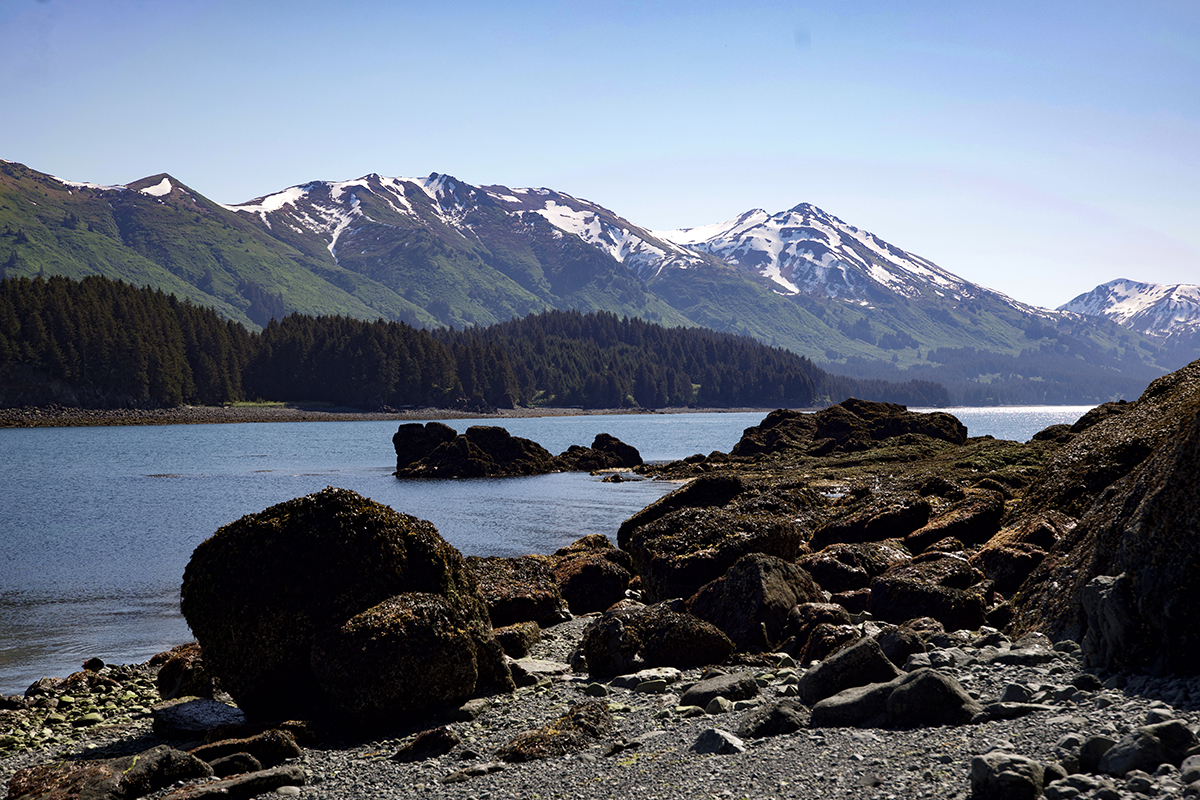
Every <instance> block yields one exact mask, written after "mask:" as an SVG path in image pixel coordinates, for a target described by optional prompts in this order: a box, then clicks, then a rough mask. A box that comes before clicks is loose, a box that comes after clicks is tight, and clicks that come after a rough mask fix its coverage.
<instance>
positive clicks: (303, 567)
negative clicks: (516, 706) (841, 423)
mask: <svg viewBox="0 0 1200 800" xmlns="http://www.w3.org/2000/svg"><path fill="white" fill-rule="evenodd" d="M412 592H416V593H427V594H434V595H440V596H441V597H443V598H444V599H445V606H446V609H447V610H446V614H450V613H451V609H452V611H453V614H455V615H456V617H455V618H456V619H458V620H460V621H461V624H462V626H463V630H464V631H465V633H466V636H467V637H468V638H469V640H470V643H471V649H472V651H473V654H474V657H475V665H476V670H477V675H478V680H477V681H476V682H475V683H474V684H473V685H470V686H463V687H461V691H460V692H456V694H459V693H461V694H463V696H467V695H469V694H471V693H472V692H474V691H478V690H485V689H486V690H510V689H511V688H512V681H511V677H510V676H509V674H508V669H507V667H506V666H505V664H504V660H503V653H502V651H501V649H500V646H499V645H498V644H497V643H496V640H495V638H494V636H493V635H492V627H491V623H490V622H489V619H488V614H487V607H486V605H485V604H484V602H483V597H482V596H481V595H480V593H479V587H478V584H477V582H476V580H475V576H474V574H473V573H472V572H471V571H470V570H469V569H468V568H467V566H466V563H465V561H464V560H463V558H462V556H461V555H460V554H459V552H458V551H457V550H455V549H454V548H453V547H451V546H450V545H448V544H447V543H446V542H445V541H444V540H443V539H442V537H441V536H439V535H438V533H437V529H435V528H434V527H433V525H431V524H430V523H428V522H425V521H423V520H419V519H416V518H415V517H411V516H408V515H406V514H400V513H398V512H396V511H394V510H392V509H390V508H388V507H387V506H384V505H382V504H379V503H375V502H373V501H371V500H368V499H366V498H364V497H362V496H360V495H358V494H356V493H355V492H351V491H348V490H345V489H334V488H328V489H325V490H324V491H321V492H318V493H316V494H313V495H308V496H306V497H300V498H296V499H294V500H289V501H287V502H285V503H281V504H279V505H276V506H272V507H271V508H268V509H266V510H265V511H262V512H259V513H257V514H250V515H247V516H245V517H242V518H241V519H239V520H237V521H236V522H233V523H230V524H229V525H226V526H224V527H223V528H221V529H220V530H218V531H217V532H216V533H215V534H213V535H212V536H211V537H209V538H208V539H207V540H205V541H204V542H202V543H201V544H200V545H199V546H198V547H197V548H196V550H195V552H193V554H192V558H191V560H190V561H189V563H188V565H187V568H186V569H185V571H184V577H183V586H182V589H181V592H180V595H181V601H180V606H181V608H182V611H183V615H184V617H185V618H186V619H187V622H188V625H189V626H190V627H191V629H192V631H193V633H194V634H195V635H196V639H197V641H198V642H199V643H200V647H201V648H202V650H203V653H204V661H205V663H206V664H207V666H208V669H209V670H210V671H211V672H212V673H213V674H214V675H215V676H216V677H217V679H218V680H220V682H221V686H222V688H224V690H225V691H227V692H229V694H230V695H232V696H233V698H234V700H235V701H236V702H237V704H238V706H239V707H240V708H241V709H242V710H243V711H244V712H245V713H246V715H247V716H248V717H250V718H252V719H266V720H272V719H288V718H307V717H311V716H313V715H314V714H317V713H320V712H322V711H326V710H331V709H330V708H329V703H330V701H331V700H332V698H330V697H328V696H327V695H326V694H325V692H324V691H323V689H322V688H321V683H322V681H321V680H319V679H318V676H317V674H316V673H315V672H314V669H313V644H314V640H315V638H316V637H317V636H318V635H321V636H326V635H328V634H327V632H328V631H330V630H331V629H335V630H336V629H339V628H341V627H342V626H343V625H345V624H346V623H347V622H348V621H349V620H351V619H352V618H353V617H355V616H357V615H359V614H362V613H363V612H366V611H368V610H369V609H372V608H374V607H375V606H377V605H379V604H380V603H383V601H385V600H388V599H389V598H392V597H396V596H398V595H403V594H408V593H412ZM331 657H332V656H331ZM430 677H432V676H428V675H426V674H424V673H422V672H418V673H417V674H414V675H413V676H412V677H411V680H412V683H411V686H412V687H413V688H414V689H416V690H417V691H420V686H421V682H422V681H424V680H426V679H427V678H430ZM325 680H326V682H327V681H328V672H327V671H326V673H325ZM341 711H343V712H344V711H345V709H341Z"/></svg>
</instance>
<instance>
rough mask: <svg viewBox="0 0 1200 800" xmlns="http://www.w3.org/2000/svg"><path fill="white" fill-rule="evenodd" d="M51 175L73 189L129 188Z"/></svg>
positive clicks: (111, 190)
mask: <svg viewBox="0 0 1200 800" xmlns="http://www.w3.org/2000/svg"><path fill="white" fill-rule="evenodd" d="M5 163H6V164H13V163H15V162H13V161H6V162H5ZM50 177H51V178H54V180H56V181H58V182H59V183H61V184H63V185H64V186H70V187H71V188H72V189H98V190H101V191H105V192H123V191H125V190H126V189H128V188H129V187H127V186H104V185H103V184H99V183H88V182H87V181H69V180H67V179H66V178H58V177H55V176H54V175H51V176H50Z"/></svg>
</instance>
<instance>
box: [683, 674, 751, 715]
mask: <svg viewBox="0 0 1200 800" xmlns="http://www.w3.org/2000/svg"><path fill="white" fill-rule="evenodd" d="M761 693H762V692H761V690H760V689H759V688H758V681H756V680H755V679H754V676H753V675H751V674H750V673H749V672H734V673H729V674H722V675H713V676H712V677H711V678H704V679H703V680H699V681H697V682H696V683H693V684H692V685H691V686H690V687H689V688H688V690H687V691H686V692H684V693H683V696H682V697H681V698H680V699H679V704H680V705H683V706H699V707H700V708H705V707H707V706H708V704H709V703H711V702H712V701H713V700H714V699H715V698H718V697H724V698H725V699H726V700H749V699H750V698H752V697H758V696H759V695H760V694H761Z"/></svg>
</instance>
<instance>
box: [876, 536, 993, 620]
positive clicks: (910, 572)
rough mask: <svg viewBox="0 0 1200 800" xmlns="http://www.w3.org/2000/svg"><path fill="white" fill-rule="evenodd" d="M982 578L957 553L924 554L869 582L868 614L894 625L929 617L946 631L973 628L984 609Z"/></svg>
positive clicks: (984, 593)
mask: <svg viewBox="0 0 1200 800" xmlns="http://www.w3.org/2000/svg"><path fill="white" fill-rule="evenodd" d="M983 579H984V578H983V573H981V572H979V570H977V569H975V568H974V567H972V566H971V565H970V564H969V563H968V562H967V560H966V559H965V558H963V557H961V556H958V555H954V554H952V553H939V552H933V553H926V554H924V555H921V556H919V557H917V558H914V559H913V560H912V561H910V562H909V563H907V564H900V565H897V566H895V567H892V568H891V569H889V570H888V571H887V572H885V573H883V574H882V575H880V576H879V577H878V578H875V579H874V580H873V581H871V613H872V614H874V615H875V616H876V617H878V618H879V619H881V620H884V621H886V622H891V623H894V624H897V625H898V624H900V623H902V622H906V621H907V620H910V619H914V618H916V617H932V618H933V619H936V620H937V621H938V622H940V623H942V624H943V625H944V626H945V627H946V628H947V629H949V630H962V629H968V630H976V629H977V628H979V627H980V626H981V625H983V623H984V620H985V614H986V611H987V608H988V599H989V598H988V597H987V596H986V592H985V591H983V587H981V586H980V584H981V581H983ZM977 587H979V588H978V590H976V589H977Z"/></svg>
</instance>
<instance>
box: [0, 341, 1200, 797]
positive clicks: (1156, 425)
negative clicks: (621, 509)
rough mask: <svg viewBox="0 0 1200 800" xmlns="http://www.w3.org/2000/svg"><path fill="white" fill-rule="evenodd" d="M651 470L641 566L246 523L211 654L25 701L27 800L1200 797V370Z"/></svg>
mask: <svg viewBox="0 0 1200 800" xmlns="http://www.w3.org/2000/svg"><path fill="white" fill-rule="evenodd" d="M401 431H402V433H403V435H401V436H399V437H398V438H397V455H398V459H402V458H404V457H405V454H406V453H407V454H409V455H417V454H416V453H415V452H412V453H410V452H409V451H413V450H414V448H416V449H417V450H422V451H423V450H425V449H428V448H425V447H424V446H422V447H417V445H416V443H417V442H420V441H424V439H425V438H428V436H427V435H428V434H429V433H430V432H429V431H428V430H427V427H422V428H421V429H420V430H418V429H417V428H416V427H413V426H409V427H407V428H405V427H402V429H401ZM438 432H439V429H438V428H437V427H436V425H435V426H434V430H433V434H434V435H433V436H432V438H433V439H439V438H441V439H446V440H447V441H445V442H442V444H438V445H436V446H432V449H430V450H429V452H430V454H433V453H436V452H438V451H439V448H441V447H443V446H447V447H449V446H451V444H452V442H455V441H458V439H459V438H460V437H455V439H453V440H451V439H449V438H448V434H447V435H446V436H440V437H439V436H438V435H437V434H438ZM441 433H443V434H445V432H441ZM476 434H477V435H475V436H474V437H472V436H470V435H466V436H465V439H466V441H465V442H463V441H459V442H458V444H457V445H453V446H454V447H456V448H457V449H459V450H463V451H464V452H468V455H470V458H468V459H467V461H466V462H465V463H474V462H476V461H479V460H480V459H482V458H483V455H487V456H488V458H492V455H494V454H492V453H489V452H487V451H485V449H484V448H483V447H482V444H486V443H488V442H491V443H492V444H497V443H498V446H497V447H496V448H493V449H494V450H495V451H496V452H497V453H499V452H507V451H508V450H510V449H513V443H512V442H509V441H508V440H507V439H505V438H504V437H502V436H499V435H498V434H497V433H496V432H495V431H489V430H487V429H482V430H479V431H476ZM499 445H502V446H499ZM476 450H478V451H479V452H478V453H476ZM518 450H519V448H518ZM519 452H521V453H524V451H519ZM481 454H482V455H481ZM428 458H430V456H429V455H426V456H422V457H421V459H428ZM421 459H418V462H414V463H419V462H420V460H421ZM434 461H436V462H437V463H438V464H441V463H443V462H442V460H441V459H440V457H438V459H434ZM426 463H433V461H426ZM447 463H448V462H447ZM635 470H636V471H637V472H641V473H643V474H644V475H646V476H654V477H659V478H667V479H673V480H679V481H681V482H682V483H683V485H682V486H681V488H679V489H677V490H676V491H675V492H673V493H671V494H669V495H666V496H664V497H663V498H661V499H660V500H658V501H656V502H655V503H654V504H652V505H650V506H648V507H647V508H645V509H643V510H642V511H641V512H639V513H638V514H635V515H634V516H633V517H631V518H630V519H628V520H626V521H625V522H624V523H623V524H622V525H621V526H620V529H619V530H618V531H616V532H615V534H616V535H615V540H616V546H614V544H613V542H612V541H610V540H609V539H608V538H607V537H604V536H592V537H584V538H583V539H580V540H579V541H577V542H575V543H574V544H572V545H570V546H569V547H565V548H562V549H561V550H559V551H558V552H556V553H554V554H538V555H528V556H523V557H520V558H511V559H505V558H464V557H463V556H462V555H461V554H460V553H458V551H457V550H455V549H454V548H453V547H450V546H449V545H448V544H447V543H446V542H445V541H444V540H442V539H441V537H440V535H439V534H438V533H437V531H436V529H434V528H433V526H432V525H431V524H430V523H428V522H425V521H422V520H418V519H416V518H414V517H411V516H408V515H405V514H402V513H399V512H397V511H396V510H394V509H390V508H388V507H386V506H382V505H380V504H378V503H374V502H372V501H370V500H368V499H366V498H363V497H361V496H359V495H357V494H355V493H354V492H350V491H347V490H344V489H335V488H332V487H331V488H328V489H326V490H324V491H322V492H318V493H315V494H312V495H309V496H306V497H303V498H295V499H293V500H290V501H288V502H286V503H281V504H279V505H276V506H273V507H271V508H269V509H266V510H264V511H262V512H260V513H257V514H251V515H247V516H246V517H243V518H242V519H240V520H238V521H236V522H234V523H231V524H229V525H226V526H224V527H223V528H221V529H220V530H218V531H217V532H216V533H215V534H214V535H213V536H212V537H210V538H209V539H208V540H206V541H205V542H203V543H202V544H201V545H199V546H198V547H197V548H196V551H195V552H194V553H193V556H192V559H191V561H190V562H189V564H188V567H187V569H186V570H185V573H184V576H183V584H182V588H181V608H182V611H183V613H184V616H185V617H186V618H187V620H188V624H189V626H190V627H191V629H192V631H193V632H194V633H195V634H196V636H197V640H198V641H197V643H194V644H190V645H187V646H184V647H181V648H176V649H175V650H174V651H172V652H171V653H169V654H164V656H162V657H161V658H157V659H156V660H155V662H153V663H152V664H149V665H144V666H138V667H106V666H104V665H103V663H102V662H99V661H93V662H90V663H89V664H88V665H85V669H84V670H83V671H82V672H80V673H77V674H75V675H72V676H70V677H68V678H67V679H65V680H54V679H49V680H45V681H39V682H38V683H37V684H35V685H34V686H33V687H31V688H30V690H29V692H27V693H26V695H25V696H23V697H14V698H7V699H5V700H4V701H3V707H4V710H3V711H0V714H2V715H3V716H0V719H2V720H3V724H4V726H5V727H4V729H3V733H2V734H0V778H3V779H6V780H8V782H9V783H8V785H9V797H10V798H12V800H15V799H16V798H18V797H21V798H23V797H44V798H68V797H71V798H74V797H88V798H112V799H113V800H133V798H137V797H153V798H169V799H170V800H184V799H185V798H189V799H190V798H199V797H216V796H221V797H227V796H239V797H250V796H255V795H258V794H262V793H265V792H275V793H277V794H285V795H286V794H291V795H297V794H298V795H302V796H312V797H324V798H331V799H336V800H343V798H351V797H355V798H356V797H363V796H397V797H401V796H412V795H418V796H419V795H423V794H429V795H431V796H432V795H436V796H438V797H443V796H447V797H462V798H507V797H537V798H552V797H564V798H566V797H612V796H631V795H635V794H636V795H639V796H644V797H645V798H647V799H649V798H670V799H672V800H673V799H674V798H684V797H688V798H691V797H731V798H741V797H746V798H768V797H771V798H775V797H780V798H782V797H805V798H807V797H868V798H881V800H882V799H883V798H901V797H903V798H908V797H919V798H925V797H928V798H942V797H955V798H967V797H971V798H975V800H1009V799H1010V798H1012V799H1013V800H1016V799H1017V798H1034V797H1038V796H1042V795H1044V796H1046V797H1049V798H1052V800H1060V799H1061V800H1066V798H1091V799H1092V800H1122V798H1141V797H1174V796H1196V795H1200V737H1198V736H1197V729H1198V727H1200V657H1198V656H1200V650H1198V649H1197V644H1196V643H1197V642H1198V641H1200V628H1198V627H1197V625H1196V620H1197V619H1200V548H1197V547H1196V542H1195V531H1196V530H1197V529H1200V484H1198V483H1197V481H1196V479H1195V476H1196V474H1197V472H1198V471H1200V362H1196V363H1194V364H1192V365H1190V366H1189V367H1187V368H1185V369H1183V370H1180V371H1179V372H1177V373H1175V374H1173V375H1171V376H1167V377H1165V378H1163V379H1160V380H1158V381H1155V382H1154V383H1153V384H1151V386H1150V387H1149V388H1148V389H1147V391H1146V392H1145V393H1144V394H1143V395H1142V397H1141V398H1139V399H1138V400H1137V401H1136V402H1132V403H1125V402H1119V403H1110V404H1105V405H1103V406H1101V407H1099V408H1097V409H1095V410H1093V411H1092V412H1089V413H1088V414H1087V415H1085V416H1084V417H1083V418H1081V419H1080V420H1079V421H1078V422H1076V423H1075V424H1074V425H1070V426H1067V425H1061V426H1054V427H1053V428H1049V429H1047V430H1045V431H1042V432H1041V433H1039V434H1038V435H1037V436H1035V437H1034V439H1033V440H1032V441H1030V442H1028V443H1016V442H1004V441H999V440H995V439H991V438H990V437H982V438H975V439H971V438H968V437H967V432H966V430H965V428H964V427H963V426H962V424H961V423H960V422H959V421H958V420H956V419H955V418H953V417H952V416H950V415H948V414H941V413H932V414H914V413H911V412H908V411H907V410H906V409H905V408H903V407H901V406H895V405H890V404H883V403H870V402H865V401H860V400H855V399H848V400H846V401H844V402H842V403H840V404H838V405H836V406H833V407H831V408H829V409H824V410H822V411H820V412H818V413H815V414H799V413H796V412H793V411H788V410H783V409H780V410H776V411H774V412H772V413H771V414H769V415H767V417H766V418H765V419H764V420H763V421H762V422H761V423H760V424H759V425H757V426H754V427H753V428H749V429H747V430H746V431H745V433H744V435H743V436H742V439H741V440H740V441H739V442H738V444H737V445H736V446H735V447H734V448H733V449H732V450H731V451H730V452H729V453H720V452H714V453H710V454H707V455H704V454H696V455H695V456H692V457H689V458H686V459H683V460H681V461H678V462H674V463H671V464H665V465H642V466H639V467H636V468H635ZM151 676H153V678H154V686H155V689H156V690H157V692H158V694H159V697H160V698H161V700H162V702H160V703H156V704H155V705H154V706H153V707H152V708H149V709H148V704H149V703H150V701H151V699H152V694H151V693H150V692H149V691H148V688H147V686H148V684H147V681H148V680H149V678H150V677H151ZM147 709H148V710H147Z"/></svg>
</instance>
